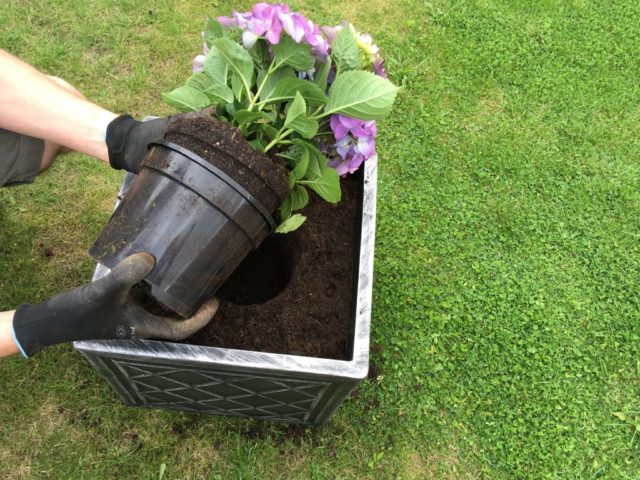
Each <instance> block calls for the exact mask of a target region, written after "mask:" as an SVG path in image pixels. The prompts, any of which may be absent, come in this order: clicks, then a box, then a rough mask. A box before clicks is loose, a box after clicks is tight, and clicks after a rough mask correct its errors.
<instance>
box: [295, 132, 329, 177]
mask: <svg viewBox="0 0 640 480" xmlns="http://www.w3.org/2000/svg"><path fill="white" fill-rule="evenodd" d="M292 141H293V144H294V146H296V147H301V148H305V149H306V150H307V151H308V152H309V166H308V167H307V173H306V178H307V179H309V180H315V179H316V178H319V177H321V176H322V172H324V171H325V170H326V169H327V168H328V167H327V157H325V156H324V155H323V153H322V152H321V151H320V149H318V147H316V146H315V145H314V144H313V143H311V142H309V141H307V140H302V139H300V138H296V139H293V140H292Z"/></svg>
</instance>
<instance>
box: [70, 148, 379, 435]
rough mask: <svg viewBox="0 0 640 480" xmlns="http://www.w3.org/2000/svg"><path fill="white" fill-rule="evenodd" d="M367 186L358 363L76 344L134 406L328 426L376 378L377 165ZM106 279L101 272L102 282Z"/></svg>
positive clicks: (167, 346)
mask: <svg viewBox="0 0 640 480" xmlns="http://www.w3.org/2000/svg"><path fill="white" fill-rule="evenodd" d="M361 180H362V182H363V188H362V191H363V196H362V197H363V198H362V209H361V213H362V216H361V231H360V239H359V241H358V239H356V241H355V244H356V245H359V249H357V251H358V252H359V253H358V261H357V263H356V264H357V272H356V277H355V279H354V281H356V282H357V285H356V288H355V289H354V291H355V295H356V298H355V299H354V301H355V306H354V310H353V315H352V318H351V327H352V334H351V337H350V339H349V345H348V349H347V352H348V355H349V357H350V358H351V360H348V361H344V360H330V359H323V358H311V357H301V356H295V355H283V354H273V353H262V352H253V351H244V350H232V349H226V348H217V347H204V346H195V345H185V344H176V343H170V342H158V341H149V340H135V341H129V340H127V341H125V340H113V341H88V342H86V341H85V342H75V344H74V346H75V348H76V349H77V350H78V351H80V352H81V353H82V354H83V355H84V356H85V357H86V358H87V360H89V362H90V363H91V364H92V365H93V366H94V368H95V369H96V370H97V371H98V372H99V373H100V374H101V375H102V376H103V377H104V378H105V379H106V380H107V381H108V382H109V383H110V384H111V385H112V386H113V388H114V389H115V390H116V392H118V394H119V396H120V397H121V398H122V400H123V401H124V402H125V403H126V404H129V405H136V406H142V407H149V408H161V409H175V410H187V411H198V412H206V413H212V414H221V415H234V416H242V417H251V418H255V419H261V420H280V421H286V422H291V423H306V424H324V423H326V422H327V420H328V419H329V417H330V416H331V414H332V413H333V412H334V411H335V409H336V408H337V407H338V406H339V405H340V404H341V403H342V402H343V400H344V399H345V398H346V396H347V395H348V394H349V393H350V392H351V390H353V388H355V387H356V386H357V385H358V383H360V381H361V380H362V379H363V378H365V377H366V375H367V373H368V370H369V333H370V325H371V293H372V281H373V254H374V240H375V215H376V181H377V162H375V161H369V162H367V163H365V168H364V175H362V176H361ZM124 186H126V180H125V185H123V187H124ZM122 192H123V190H122V189H121V192H120V193H121V195H122ZM121 195H119V197H120V196H121ZM104 274H105V269H104V268H101V267H98V268H97V269H96V274H95V276H94V279H95V278H99V277H100V276H102V275H104ZM214 321H215V319H214Z"/></svg>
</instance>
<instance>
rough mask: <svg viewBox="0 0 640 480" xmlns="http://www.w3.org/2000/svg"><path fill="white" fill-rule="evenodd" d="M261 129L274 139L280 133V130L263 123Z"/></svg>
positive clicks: (270, 138) (264, 133) (269, 137)
mask: <svg viewBox="0 0 640 480" xmlns="http://www.w3.org/2000/svg"><path fill="white" fill-rule="evenodd" d="M260 131H261V132H262V134H263V135H264V136H265V137H267V138H268V139H269V140H273V139H274V138H276V136H277V135H278V130H277V129H276V128H274V127H273V126H271V125H266V124H265V125H261V126H260Z"/></svg>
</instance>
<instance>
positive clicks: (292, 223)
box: [276, 213, 307, 233]
mask: <svg viewBox="0 0 640 480" xmlns="http://www.w3.org/2000/svg"><path fill="white" fill-rule="evenodd" d="M306 219H307V217H305V216H304V215H300V214H299V213H296V214H295V215H291V216H290V217H289V218H288V219H286V220H285V221H284V222H282V223H281V224H280V225H278V228H276V233H289V232H293V231H294V230H297V229H298V228H300V227H301V226H302V224H303V223H304V222H305V220H306Z"/></svg>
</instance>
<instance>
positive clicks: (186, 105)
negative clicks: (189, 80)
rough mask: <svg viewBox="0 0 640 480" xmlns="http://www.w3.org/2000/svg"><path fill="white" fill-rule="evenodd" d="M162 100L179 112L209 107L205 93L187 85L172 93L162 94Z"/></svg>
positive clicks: (209, 102) (209, 101)
mask: <svg viewBox="0 0 640 480" xmlns="http://www.w3.org/2000/svg"><path fill="white" fill-rule="evenodd" d="M162 98H164V101H165V102H167V103H168V104H169V105H171V106H172V107H175V108H177V109H178V110H180V111H181V112H194V111H197V110H202V109H203V108H206V107H208V106H209V105H211V100H209V97H208V96H207V95H206V94H205V93H203V92H201V91H200V90H198V89H197V88H194V87H190V86H187V85H185V86H183V87H179V88H176V89H175V90H173V91H172V92H169V93H163V94H162Z"/></svg>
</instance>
